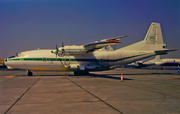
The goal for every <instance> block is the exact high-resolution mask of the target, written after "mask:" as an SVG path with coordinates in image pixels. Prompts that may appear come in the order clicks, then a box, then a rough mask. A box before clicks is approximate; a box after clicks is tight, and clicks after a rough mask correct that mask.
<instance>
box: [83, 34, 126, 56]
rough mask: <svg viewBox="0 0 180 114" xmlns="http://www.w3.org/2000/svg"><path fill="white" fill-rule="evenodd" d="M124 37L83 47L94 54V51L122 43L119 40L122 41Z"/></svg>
mask: <svg viewBox="0 0 180 114" xmlns="http://www.w3.org/2000/svg"><path fill="white" fill-rule="evenodd" d="M124 37H126V36H120V37H115V38H108V39H103V40H101V41H100V42H95V43H90V44H86V45H83V46H84V48H85V49H86V50H88V51H87V52H92V51H95V50H98V49H101V48H103V47H106V46H108V45H116V44H119V43H121V42H119V41H118V40H120V38H124Z"/></svg>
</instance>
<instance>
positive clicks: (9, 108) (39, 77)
mask: <svg viewBox="0 0 180 114" xmlns="http://www.w3.org/2000/svg"><path fill="white" fill-rule="evenodd" d="M39 79H40V77H39V78H38V79H37V80H36V81H35V82H34V83H33V84H32V85H31V86H30V87H29V88H28V89H27V90H26V91H25V92H24V93H23V94H22V95H21V96H20V97H19V98H18V99H17V100H16V101H15V102H14V103H13V104H12V105H11V106H10V107H9V108H8V109H7V110H6V112H5V113H4V114H6V113H7V112H8V111H9V110H10V109H11V108H12V107H13V106H14V105H15V104H16V103H17V102H18V101H19V100H20V99H21V98H22V97H23V96H24V95H25V94H26V93H27V92H28V91H29V90H30V89H31V87H32V86H33V85H34V84H35V83H36V82H37V81H38V80H39Z"/></svg>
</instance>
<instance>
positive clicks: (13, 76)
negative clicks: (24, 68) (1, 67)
mask: <svg viewBox="0 0 180 114" xmlns="http://www.w3.org/2000/svg"><path fill="white" fill-rule="evenodd" d="M12 77H15V76H14V75H12V76H6V78H12Z"/></svg>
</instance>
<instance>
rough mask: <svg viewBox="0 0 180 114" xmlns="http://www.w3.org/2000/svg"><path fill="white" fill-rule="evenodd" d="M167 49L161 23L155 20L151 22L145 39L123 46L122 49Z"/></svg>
mask: <svg viewBox="0 0 180 114" xmlns="http://www.w3.org/2000/svg"><path fill="white" fill-rule="evenodd" d="M166 49H167V48H166V44H164V41H163V37H162V32H161V26H160V24H159V23H155V22H152V23H151V25H150V27H149V30H148V32H147V34H146V36H145V38H144V40H142V41H140V42H137V43H134V44H132V45H129V46H126V47H124V48H121V50H126V51H136V50H137V51H156V50H166Z"/></svg>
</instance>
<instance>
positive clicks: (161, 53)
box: [154, 49, 178, 55]
mask: <svg viewBox="0 0 180 114" xmlns="http://www.w3.org/2000/svg"><path fill="white" fill-rule="evenodd" d="M177 50H178V49H168V50H157V51H154V52H155V53H156V55H164V54H167V53H168V52H171V51H177Z"/></svg>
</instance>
